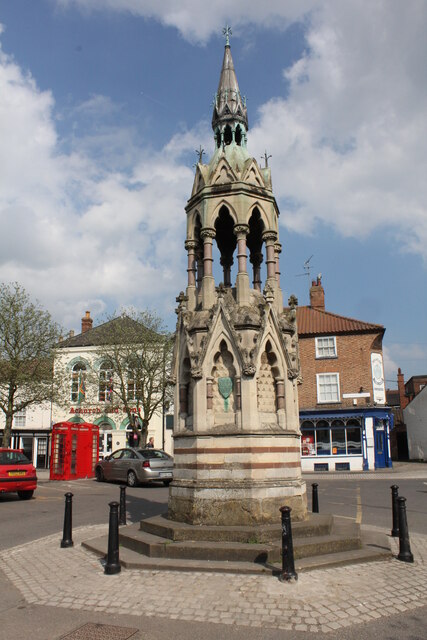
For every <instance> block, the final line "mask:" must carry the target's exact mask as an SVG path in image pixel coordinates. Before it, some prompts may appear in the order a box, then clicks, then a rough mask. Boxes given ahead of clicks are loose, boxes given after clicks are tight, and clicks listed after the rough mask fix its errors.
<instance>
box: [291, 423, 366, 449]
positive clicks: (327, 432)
mask: <svg viewBox="0 0 427 640" xmlns="http://www.w3.org/2000/svg"><path fill="white" fill-rule="evenodd" d="M328 455H333V456H345V455H362V429H361V426H360V421H359V420H357V419H355V418H351V419H349V420H348V421H347V424H346V423H345V422H344V421H343V420H340V419H337V420H332V421H330V420H319V421H318V422H317V423H316V424H314V423H313V421H311V420H304V421H303V422H302V423H301V456H328Z"/></svg>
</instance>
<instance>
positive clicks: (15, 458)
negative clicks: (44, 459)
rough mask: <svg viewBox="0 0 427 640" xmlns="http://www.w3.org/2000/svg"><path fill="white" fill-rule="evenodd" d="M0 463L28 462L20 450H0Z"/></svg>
mask: <svg viewBox="0 0 427 640" xmlns="http://www.w3.org/2000/svg"><path fill="white" fill-rule="evenodd" d="M0 464H30V461H29V460H28V458H27V457H26V456H24V454H23V453H21V452H20V451H0Z"/></svg>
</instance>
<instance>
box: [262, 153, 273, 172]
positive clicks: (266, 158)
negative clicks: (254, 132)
mask: <svg viewBox="0 0 427 640" xmlns="http://www.w3.org/2000/svg"><path fill="white" fill-rule="evenodd" d="M272 157H273V156H271V155H270V156H268V155H267V151H266V152H265V153H264V155H263V156H262V158H264V160H265V168H266V169H267V167H268V159H269V158H272Z"/></svg>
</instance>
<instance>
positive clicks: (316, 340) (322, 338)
mask: <svg viewBox="0 0 427 640" xmlns="http://www.w3.org/2000/svg"><path fill="white" fill-rule="evenodd" d="M321 340H333V349H334V353H333V354H326V355H325V354H323V353H321V352H320V349H321V347H320V341H321ZM314 341H315V344H316V359H324V358H336V357H337V355H338V354H337V339H336V336H319V337H318V338H315V339H314ZM331 346H332V345H331ZM329 348H331V347H329V346H328V349H329Z"/></svg>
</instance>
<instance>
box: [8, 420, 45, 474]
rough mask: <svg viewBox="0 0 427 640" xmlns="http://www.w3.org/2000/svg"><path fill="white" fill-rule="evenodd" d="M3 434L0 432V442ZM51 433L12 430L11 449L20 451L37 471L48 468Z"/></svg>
mask: <svg viewBox="0 0 427 640" xmlns="http://www.w3.org/2000/svg"><path fill="white" fill-rule="evenodd" d="M2 437H3V432H2V431H0V442H1V438H2ZM50 439H51V431H50V430H49V431H47V430H30V429H12V433H11V438H10V447H11V449H22V451H23V452H24V454H25V455H26V456H27V458H28V460H30V461H31V462H32V463H33V465H34V466H35V467H36V468H37V469H48V468H49V454H50Z"/></svg>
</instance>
